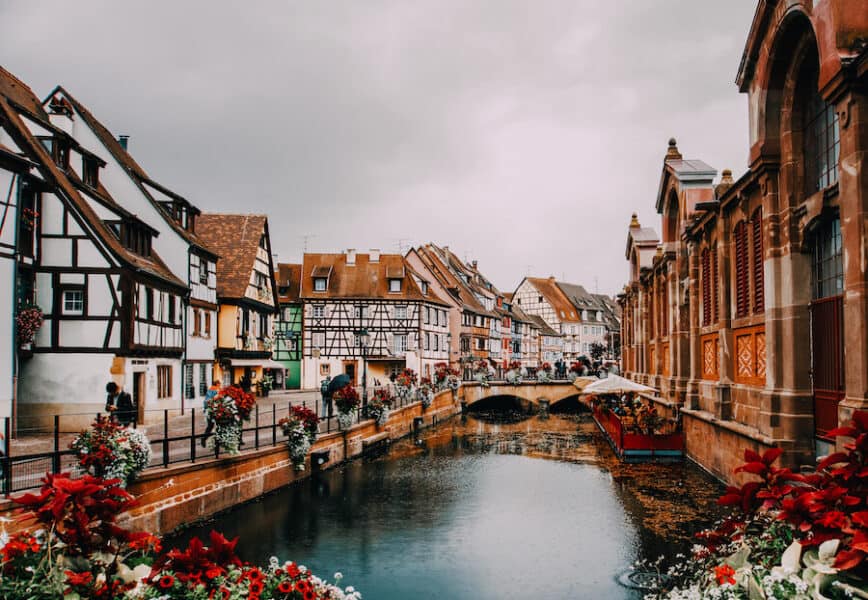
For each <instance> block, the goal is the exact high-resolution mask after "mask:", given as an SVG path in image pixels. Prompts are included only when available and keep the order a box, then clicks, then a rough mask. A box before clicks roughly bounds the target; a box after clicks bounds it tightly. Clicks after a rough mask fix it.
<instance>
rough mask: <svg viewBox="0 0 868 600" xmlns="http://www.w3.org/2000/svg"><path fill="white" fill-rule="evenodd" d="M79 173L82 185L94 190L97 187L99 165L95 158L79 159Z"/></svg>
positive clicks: (85, 157) (84, 157)
mask: <svg viewBox="0 0 868 600" xmlns="http://www.w3.org/2000/svg"><path fill="white" fill-rule="evenodd" d="M81 173H82V180H83V181H84V185H87V186H90V187H92V188H96V187H98V186H99V163H98V162H97V161H96V159H95V158H93V157H90V156H83V157H82V159H81Z"/></svg>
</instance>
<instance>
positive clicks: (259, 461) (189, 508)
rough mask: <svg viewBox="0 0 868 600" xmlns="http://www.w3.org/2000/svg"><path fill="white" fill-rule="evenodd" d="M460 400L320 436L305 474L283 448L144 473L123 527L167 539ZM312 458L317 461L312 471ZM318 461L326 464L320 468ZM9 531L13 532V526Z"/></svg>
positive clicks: (438, 415)
mask: <svg viewBox="0 0 868 600" xmlns="http://www.w3.org/2000/svg"><path fill="white" fill-rule="evenodd" d="M463 399H464V388H463V387H462V388H461V389H459V390H458V391H457V392H453V391H450V390H445V391H442V392H439V393H437V394H436V395H435V396H434V399H433V401H432V403H431V405H430V406H428V407H427V408H423V406H422V403H421V402H415V403H413V404H408V405H407V406H404V407H401V408H398V409H395V410H393V411H391V412H390V414H389V417H388V421H387V422H386V424H385V425H383V426H378V425H377V424H376V422H375V421H374V420H373V419H368V420H366V421H363V422H361V423H359V424H357V425H355V426H353V427H351V428H350V429H348V430H346V431H338V432H333V433H329V434H325V435H320V436H319V437H318V438H317V439H316V441H315V442H314V443H313V445H312V447H311V452H310V454H309V455H308V457H307V458H306V460H305V468H304V470H303V471H297V470H295V469H294V468H293V465H292V462H291V460H290V457H289V448H288V446H287V445H280V446H274V447H270V448H264V449H260V450H254V451H248V452H244V453H242V454H237V455H234V456H221V457H220V458H215V459H210V460H204V461H201V460H197V461H196V462H195V463H190V464H181V465H174V466H170V467H168V468H165V469H148V470H146V471H145V472H143V473H142V474H141V475H140V476H139V478H138V479H137V480H136V481H135V482H133V483H132V484H131V485H130V487H129V491H130V493H132V494H133V495H134V496H135V497H136V498H137V500H138V505H137V506H136V507H135V508H133V509H132V510H131V511H129V512H128V513H125V514H124V515H123V517H122V520H121V522H122V524H123V526H125V527H127V528H130V529H133V530H135V531H149V532H151V533H154V534H157V535H165V534H167V533H170V532H172V531H174V530H176V529H177V528H178V527H180V526H183V525H187V524H190V523H193V522H195V521H198V520H200V519H205V518H208V517H211V516H213V515H216V514H217V513H220V512H223V511H225V510H228V509H230V508H232V507H233V506H237V505H239V504H243V503H244V502H248V501H250V500H254V499H256V498H258V497H260V496H262V495H264V494H267V493H269V492H271V491H274V490H277V489H279V488H282V487H284V486H287V485H289V484H291V483H293V482H294V481H298V480H301V479H305V478H307V477H310V476H311V473H312V472H316V470H325V469H329V468H332V467H335V466H338V465H340V464H341V463H343V462H344V461H347V460H351V459H353V458H356V457H359V456H361V455H362V454H363V453H364V452H365V451H366V450H368V449H369V448H370V447H371V446H373V445H378V444H383V443H388V441H390V440H396V439H399V438H402V437H405V436H408V435H410V434H412V433H413V431H414V430H417V429H419V428H423V427H430V426H432V425H436V424H437V423H438V422H440V421H443V420H445V419H448V418H450V417H452V416H454V415H456V414H458V413H460V412H461V405H462V402H463ZM311 457H316V458H314V462H315V464H313V465H311ZM319 458H322V459H324V461H323V462H322V464H319V460H317V459H319ZM14 511H15V505H14V504H13V503H12V502H10V501H8V500H6V501H3V502H2V503H0V517H3V516H6V517H12V516H13V514H12V513H13V512H14ZM9 529H10V530H14V529H16V527H15V524H14V523H12V527H10V528H9Z"/></svg>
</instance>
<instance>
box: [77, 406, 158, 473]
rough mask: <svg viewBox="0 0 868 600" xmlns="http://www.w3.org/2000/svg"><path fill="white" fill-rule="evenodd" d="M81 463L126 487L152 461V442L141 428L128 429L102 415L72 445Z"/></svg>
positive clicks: (93, 471)
mask: <svg viewBox="0 0 868 600" xmlns="http://www.w3.org/2000/svg"><path fill="white" fill-rule="evenodd" d="M69 447H70V448H71V449H72V450H73V451H74V452H75V454H76V456H77V457H78V464H80V465H81V466H82V467H84V469H85V470H86V471H87V472H88V473H90V474H91V475H94V476H96V477H102V478H103V479H117V480H119V481H120V484H119V485H120V486H121V487H126V486H127V484H128V483H130V482H131V481H133V480H134V479H135V478H136V477H137V476H138V474H139V473H141V472H142V471H143V470H144V469H145V468H146V467H147V466H148V464H149V463H150V462H151V443H150V442H149V441H148V438H147V436H146V435H145V434H144V433H142V432H141V431H139V430H138V429H127V428H126V427H123V426H121V425H119V424H118V423H116V422H115V421H113V420H111V419H110V418H108V417H103V416H102V415H100V416H97V418H96V419H95V420H94V422H93V423H92V424H91V426H90V427H89V428H87V429H85V430H84V431H82V432H81V433H79V434H78V435H77V436H76V437H75V439H73V440H72V443H71V444H70V446H69Z"/></svg>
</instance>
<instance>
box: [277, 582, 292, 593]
mask: <svg viewBox="0 0 868 600" xmlns="http://www.w3.org/2000/svg"><path fill="white" fill-rule="evenodd" d="M277 591H278V592H280V593H281V594H288V593H290V592H291V591H292V582H291V581H286V580H284V581H281V582H280V583H278V584H277Z"/></svg>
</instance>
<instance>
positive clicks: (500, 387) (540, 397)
mask: <svg viewBox="0 0 868 600" xmlns="http://www.w3.org/2000/svg"><path fill="white" fill-rule="evenodd" d="M578 397H579V390H578V389H576V387H575V386H574V385H573V384H572V383H569V382H566V381H559V382H552V383H538V382H535V381H534V382H527V383H519V384H516V385H512V384H508V383H491V384H490V385H489V386H488V387H483V386H482V385H479V384H472V383H471V384H466V385H465V386H464V402H465V405H466V407H467V408H468V409H473V408H474V407H480V406H486V405H489V404H490V403H491V402H496V401H498V399H502V398H513V399H517V400H518V401H520V402H521V403H522V405H523V406H526V407H528V408H530V409H532V410H536V409H538V408H539V405H540V402H541V401H546V402H548V405H549V407H553V406H556V405H558V404H561V403H563V402H565V401H569V400H571V399H574V398H578ZM513 401H515V400H513Z"/></svg>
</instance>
